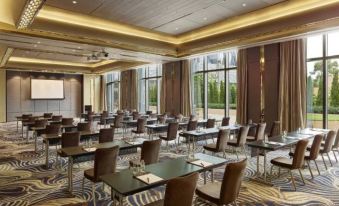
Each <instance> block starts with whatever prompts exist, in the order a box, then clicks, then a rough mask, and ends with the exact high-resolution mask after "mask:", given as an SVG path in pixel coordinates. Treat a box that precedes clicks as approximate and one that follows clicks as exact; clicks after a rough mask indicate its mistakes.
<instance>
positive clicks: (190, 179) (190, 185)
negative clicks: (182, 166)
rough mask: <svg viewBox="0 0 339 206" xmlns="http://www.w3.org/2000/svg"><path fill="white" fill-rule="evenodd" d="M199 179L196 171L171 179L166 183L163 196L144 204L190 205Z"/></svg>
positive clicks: (155, 205)
mask: <svg viewBox="0 0 339 206" xmlns="http://www.w3.org/2000/svg"><path fill="white" fill-rule="evenodd" d="M198 179H199V174H198V173H192V174H190V175H187V176H184V177H177V178H174V179H171V180H169V181H168V182H167V184H166V190H165V197H164V199H163V200H158V201H155V202H152V203H150V204H147V205H146V206H160V205H164V206H179V205H180V206H191V205H192V203H193V196H194V191H195V189H196V186H197V181H198Z"/></svg>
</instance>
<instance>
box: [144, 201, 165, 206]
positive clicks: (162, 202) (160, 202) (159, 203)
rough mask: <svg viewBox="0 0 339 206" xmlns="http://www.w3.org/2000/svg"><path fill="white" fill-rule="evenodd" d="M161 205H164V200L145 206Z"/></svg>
mask: <svg viewBox="0 0 339 206" xmlns="http://www.w3.org/2000/svg"><path fill="white" fill-rule="evenodd" d="M162 205H164V200H157V201H155V202H151V203H149V204H147V205H146V206H162Z"/></svg>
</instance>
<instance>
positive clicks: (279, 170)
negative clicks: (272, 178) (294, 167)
mask: <svg viewBox="0 0 339 206" xmlns="http://www.w3.org/2000/svg"><path fill="white" fill-rule="evenodd" d="M280 172H281V168H280V167H279V169H278V177H280Z"/></svg>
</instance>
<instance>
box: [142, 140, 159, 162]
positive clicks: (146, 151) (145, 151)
mask: <svg viewBox="0 0 339 206" xmlns="http://www.w3.org/2000/svg"><path fill="white" fill-rule="evenodd" d="M160 146H161V139H157V140H152V141H144V142H143V143H142V148H141V157H140V160H144V162H145V164H146V165H149V164H154V163H157V162H158V161H159V152H160Z"/></svg>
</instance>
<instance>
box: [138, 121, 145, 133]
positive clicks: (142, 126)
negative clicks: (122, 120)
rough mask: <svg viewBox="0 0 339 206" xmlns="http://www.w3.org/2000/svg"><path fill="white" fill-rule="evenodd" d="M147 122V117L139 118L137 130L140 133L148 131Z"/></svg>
mask: <svg viewBox="0 0 339 206" xmlns="http://www.w3.org/2000/svg"><path fill="white" fill-rule="evenodd" d="M146 122H147V119H145V118H139V119H138V120H137V132H138V133H145V132H146V127H145V125H146Z"/></svg>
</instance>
